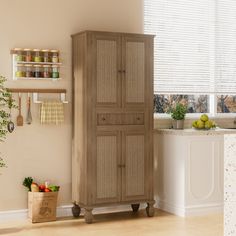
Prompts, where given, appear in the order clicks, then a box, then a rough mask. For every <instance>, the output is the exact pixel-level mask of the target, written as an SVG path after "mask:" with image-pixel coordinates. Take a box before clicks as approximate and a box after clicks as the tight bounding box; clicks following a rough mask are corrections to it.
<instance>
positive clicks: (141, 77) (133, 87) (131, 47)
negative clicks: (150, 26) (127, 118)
mask: <svg viewBox="0 0 236 236" xmlns="http://www.w3.org/2000/svg"><path fill="white" fill-rule="evenodd" d="M122 52H123V57H122V58H123V68H124V74H123V76H124V79H123V91H122V92H123V95H122V97H123V105H124V106H125V107H127V106H133V105H135V106H144V103H145V95H146V94H145V89H146V85H145V77H146V74H145V73H146V68H145V67H146V41H145V39H142V38H135V37H132V38H128V37H124V38H123V51H122Z"/></svg>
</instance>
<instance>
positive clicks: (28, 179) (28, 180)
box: [23, 177, 33, 191]
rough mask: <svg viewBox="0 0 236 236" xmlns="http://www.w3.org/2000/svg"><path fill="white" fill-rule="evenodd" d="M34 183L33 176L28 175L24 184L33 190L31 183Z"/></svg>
mask: <svg viewBox="0 0 236 236" xmlns="http://www.w3.org/2000/svg"><path fill="white" fill-rule="evenodd" d="M32 183H33V178H32V177H27V178H25V179H24V181H23V185H24V186H25V187H26V188H28V190H29V191H31V184H32Z"/></svg>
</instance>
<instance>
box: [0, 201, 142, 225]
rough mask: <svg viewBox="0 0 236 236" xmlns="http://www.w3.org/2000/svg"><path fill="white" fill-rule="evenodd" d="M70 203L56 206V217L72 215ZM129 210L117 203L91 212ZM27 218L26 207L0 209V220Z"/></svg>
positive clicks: (129, 208) (126, 206)
mask: <svg viewBox="0 0 236 236" xmlns="http://www.w3.org/2000/svg"><path fill="white" fill-rule="evenodd" d="M71 207H72V205H65V206H59V207H57V217H69V216H72V212H71ZM142 208H145V204H140V209H142ZM122 211H131V207H130V205H119V206H111V207H101V208H95V209H94V210H93V214H94V215H96V214H104V213H112V212H122ZM83 214H84V210H83V209H82V210H81V215H83ZM27 218H28V209H22V210H11V211H0V222H3V221H13V220H25V219H27Z"/></svg>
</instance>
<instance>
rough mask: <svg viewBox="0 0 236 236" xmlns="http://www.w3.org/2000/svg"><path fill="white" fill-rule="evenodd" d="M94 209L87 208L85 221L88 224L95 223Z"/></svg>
mask: <svg viewBox="0 0 236 236" xmlns="http://www.w3.org/2000/svg"><path fill="white" fill-rule="evenodd" d="M92 210H93V208H85V213H84V219H85V222H86V223H87V224H91V223H93V214H92Z"/></svg>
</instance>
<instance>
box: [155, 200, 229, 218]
mask: <svg viewBox="0 0 236 236" xmlns="http://www.w3.org/2000/svg"><path fill="white" fill-rule="evenodd" d="M155 207H157V208H159V209H161V210H163V211H166V212H169V213H171V214H174V215H177V216H181V217H186V216H201V215H210V214H215V213H223V211H224V204H223V203H213V204H202V205H200V204H199V205H194V206H177V205H174V204H170V203H168V202H165V201H162V200H157V201H156V205H155Z"/></svg>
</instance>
